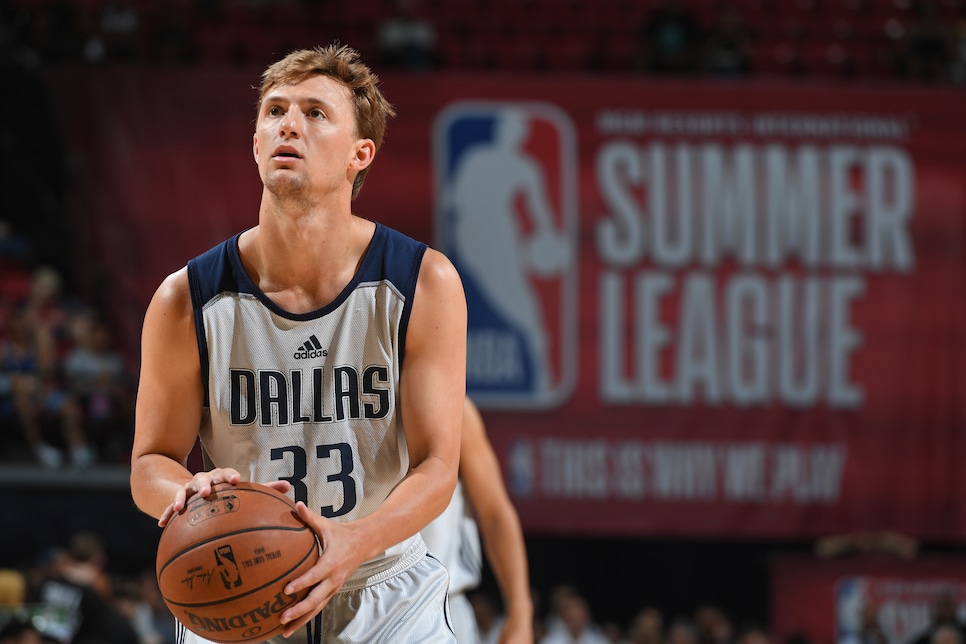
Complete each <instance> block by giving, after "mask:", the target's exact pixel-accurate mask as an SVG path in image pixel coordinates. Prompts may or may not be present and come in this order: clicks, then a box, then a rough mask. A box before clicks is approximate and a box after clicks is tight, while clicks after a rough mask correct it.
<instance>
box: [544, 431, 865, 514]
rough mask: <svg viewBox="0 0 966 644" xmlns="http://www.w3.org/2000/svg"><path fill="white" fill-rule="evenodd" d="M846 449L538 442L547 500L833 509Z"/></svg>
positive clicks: (834, 446) (827, 446)
mask: <svg viewBox="0 0 966 644" xmlns="http://www.w3.org/2000/svg"><path fill="white" fill-rule="evenodd" d="M846 452H847V450H846V447H845V446H844V445H841V444H815V445H793V444H781V445H779V444H771V445H770V444H766V443H760V442H748V443H717V442H715V443H712V442H700V441H695V442H674V441H653V442H647V441H626V442H617V443H614V442H607V441H603V440H571V439H558V438H544V439H539V443H538V447H537V449H536V450H535V453H536V454H539V463H538V464H537V466H538V470H539V472H540V475H539V483H538V489H537V490H533V491H532V493H534V494H536V495H539V496H542V497H543V498H571V499H573V498H589V499H600V500H605V499H609V500H628V501H640V500H642V499H652V500H655V501H673V502H711V501H726V502H731V503H756V504H793V505H804V504H833V503H836V502H837V501H838V499H839V494H840V491H841V485H842V472H843V471H844V469H845V461H846Z"/></svg>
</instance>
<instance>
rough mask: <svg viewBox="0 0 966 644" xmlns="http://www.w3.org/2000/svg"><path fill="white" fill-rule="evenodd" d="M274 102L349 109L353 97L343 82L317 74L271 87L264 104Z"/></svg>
mask: <svg viewBox="0 0 966 644" xmlns="http://www.w3.org/2000/svg"><path fill="white" fill-rule="evenodd" d="M272 101H293V102H297V103H310V102H311V103H322V104H325V105H327V106H330V107H336V108H346V109H349V108H351V102H352V95H351V92H350V91H349V88H348V87H347V86H346V85H345V83H343V82H342V81H340V80H338V79H335V78H333V77H331V76H326V75H324V74H315V75H313V76H310V77H308V78H306V79H305V80H302V81H299V82H297V83H281V84H277V85H273V86H271V87H269V88H268V89H267V90H266V91H265V96H264V98H263V99H262V102H263V103H268V102H272Z"/></svg>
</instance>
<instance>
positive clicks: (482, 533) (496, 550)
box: [422, 398, 533, 644]
mask: <svg viewBox="0 0 966 644" xmlns="http://www.w3.org/2000/svg"><path fill="white" fill-rule="evenodd" d="M422 536H423V539H424V540H425V541H426V546H427V547H428V548H429V551H430V552H431V553H433V555H435V556H437V557H439V559H440V560H441V561H442V562H443V563H444V564H445V565H446V569H447V570H448V571H449V574H450V586H449V603H450V613H451V614H452V616H453V619H452V622H453V629H454V630H455V632H456V641H457V642H459V644H475V643H478V642H479V641H480V633H479V631H478V629H477V625H476V621H475V617H474V613H473V607H472V606H471V604H470V602H469V600H468V599H467V597H466V595H465V593H466V592H467V591H470V590H472V589H473V588H475V587H476V586H478V585H479V583H480V579H481V575H482V566H483V561H482V558H481V548H480V537H482V538H483V549H484V550H485V551H486V558H487V560H488V561H489V562H490V566H491V568H492V569H493V574H494V576H495V577H496V581H497V584H498V585H499V587H500V593H501V594H502V595H503V604H504V608H505V616H504V619H503V623H502V625H501V627H500V638H499V641H500V642H501V643H503V644H532V643H533V602H532V599H531V595H530V574H529V566H528V564H527V550H526V545H525V544H524V541H523V531H522V529H521V528H520V517H519V516H518V515H517V511H516V508H514V507H513V503H512V502H511V501H510V496H509V495H508V494H507V490H506V486H504V485H503V473H502V472H501V471H500V463H499V461H498V460H497V458H496V454H495V453H494V452H493V446H492V445H491V444H490V440H489V438H488V437H487V435H486V426H485V425H484V424H483V417H482V416H481V415H480V411H479V409H477V407H476V405H475V404H474V403H473V401H472V400H470V399H469V398H467V399H466V403H465V405H464V408H463V439H462V442H461V444H460V467H459V482H458V483H457V486H456V491H455V492H454V494H453V498H452V500H451V501H450V504H449V506H447V508H446V510H444V511H443V513H442V514H441V515H440V516H438V517H437V518H436V519H434V520H433V521H432V523H430V524H429V525H428V526H426V527H425V528H424V529H423V531H422Z"/></svg>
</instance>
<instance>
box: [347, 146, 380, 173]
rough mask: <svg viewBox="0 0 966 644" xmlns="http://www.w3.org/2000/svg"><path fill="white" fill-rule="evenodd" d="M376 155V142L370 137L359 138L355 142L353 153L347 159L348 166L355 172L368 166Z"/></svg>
mask: <svg viewBox="0 0 966 644" xmlns="http://www.w3.org/2000/svg"><path fill="white" fill-rule="evenodd" d="M375 156H376V144H375V143H373V142H372V139H359V140H358V141H357V142H356V147H355V153H354V154H353V156H352V158H351V159H350V160H349V167H351V168H352V169H353V170H355V171H356V172H358V171H360V170H364V169H365V168H368V167H369V164H371V163H372V160H373V159H374V158H375Z"/></svg>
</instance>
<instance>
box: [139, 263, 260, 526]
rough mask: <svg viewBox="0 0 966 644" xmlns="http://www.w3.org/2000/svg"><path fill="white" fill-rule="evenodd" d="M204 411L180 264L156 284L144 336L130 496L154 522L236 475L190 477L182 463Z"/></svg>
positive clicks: (185, 277) (215, 473)
mask: <svg viewBox="0 0 966 644" xmlns="http://www.w3.org/2000/svg"><path fill="white" fill-rule="evenodd" d="M203 411H204V387H203V384H202V382H201V359H200V358H199V356H198V340H197V336H196V335H195V325H194V316H193V313H192V308H191V295H190V292H189V289H188V271H187V269H186V268H182V269H181V270H180V271H178V272H176V273H173V274H171V275H169V276H168V277H167V278H166V279H165V280H164V281H163V282H162V283H161V286H160V287H158V290H157V291H156V292H155V294H154V297H153V298H152V299H151V303H150V304H149V305H148V310H147V313H146V314H145V317H144V327H143V329H142V335H141V374H140V378H139V383H138V394H137V405H136V408H135V418H134V447H133V451H132V454H131V495H132V497H133V499H134V502H135V504H136V505H137V506H138V508H140V509H141V511H143V512H145V513H146V514H149V515H151V516H153V517H155V518H156V519H159V525H162V526H163V525H164V524H166V523H167V521H168V519H169V518H170V517H171V516H172V515H173V514H174V513H176V512H178V511H180V510H181V509H182V508H183V507H184V505H185V502H186V500H187V499H188V497H190V496H191V495H192V494H194V493H198V494H201V495H202V496H207V495H208V494H209V493H210V492H211V485H212V484H214V483H217V482H221V481H228V482H231V483H237V482H238V481H239V480H240V479H241V475H240V474H239V473H238V472H237V471H235V470H232V469H225V470H217V469H216V470H212V471H211V472H203V473H199V474H198V475H197V476H195V477H192V475H191V472H189V471H188V469H187V468H186V467H185V465H186V462H187V458H188V454H189V453H190V452H191V449H192V447H193V446H194V444H195V440H196V439H197V437H198V429H199V428H200V426H201V418H202V413H203Z"/></svg>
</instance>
